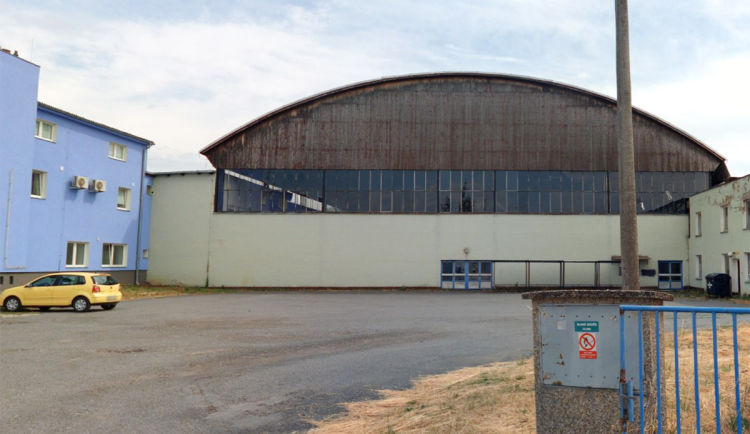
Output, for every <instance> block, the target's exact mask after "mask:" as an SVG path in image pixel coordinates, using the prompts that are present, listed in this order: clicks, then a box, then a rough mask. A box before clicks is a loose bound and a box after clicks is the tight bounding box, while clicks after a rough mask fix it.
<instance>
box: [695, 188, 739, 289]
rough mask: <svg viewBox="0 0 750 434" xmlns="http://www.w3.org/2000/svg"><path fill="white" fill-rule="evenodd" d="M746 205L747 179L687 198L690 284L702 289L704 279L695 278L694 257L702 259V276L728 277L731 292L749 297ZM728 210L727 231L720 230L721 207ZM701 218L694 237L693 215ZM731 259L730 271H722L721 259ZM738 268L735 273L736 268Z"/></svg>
mask: <svg viewBox="0 0 750 434" xmlns="http://www.w3.org/2000/svg"><path fill="white" fill-rule="evenodd" d="M748 201H750V175H748V176H746V177H744V178H741V179H738V180H735V181H733V182H730V183H728V184H724V185H721V186H719V187H716V188H713V189H711V190H708V191H705V192H703V193H700V194H697V195H695V196H693V197H691V198H690V219H691V228H690V229H691V234H690V273H689V278H690V282H691V283H690V284H691V285H692V286H696V287H703V288H705V287H706V284H705V279H698V278H697V276H696V268H697V267H696V261H697V258H696V255H701V256H702V257H703V276H704V277H705V276H706V275H707V274H711V273H728V274H730V275H731V276H732V287H733V292H739V291H740V290H741V291H742V293H743V294H750V276H749V275H748V274H750V273H748V255H749V254H750V228H748V226H747V212H748V210H747V207H746V203H747V202H748ZM723 206H726V207H728V214H729V215H728V217H729V218H728V230H727V231H724V232H722V230H721V213H722V207H723ZM698 213H700V214H701V220H702V224H701V231H700V236H698V235H697V214H698ZM724 254H727V255H731V257H730V258H729V260H730V269H729V270H725V268H724V257H723V256H722V255H724ZM738 265H739V268H740V270H739V272H738V270H737V267H738Z"/></svg>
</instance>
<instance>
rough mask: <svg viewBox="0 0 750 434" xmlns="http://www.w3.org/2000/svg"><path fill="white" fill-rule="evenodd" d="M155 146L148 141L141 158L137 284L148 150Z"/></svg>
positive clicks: (136, 257) (136, 247) (135, 281)
mask: <svg viewBox="0 0 750 434" xmlns="http://www.w3.org/2000/svg"><path fill="white" fill-rule="evenodd" d="M152 146H154V142H148V144H147V145H146V150H145V151H144V152H143V158H141V198H140V203H139V204H138V235H136V236H137V239H136V240H135V279H134V283H135V284H136V285H138V284H139V282H138V272H139V271H140V268H141V226H142V224H143V199H144V198H145V195H146V189H145V188H144V185H143V184H144V183H145V181H146V160H147V159H148V150H149V148H151V147H152Z"/></svg>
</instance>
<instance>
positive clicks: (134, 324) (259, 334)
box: [0, 291, 531, 433]
mask: <svg viewBox="0 0 750 434" xmlns="http://www.w3.org/2000/svg"><path fill="white" fill-rule="evenodd" d="M527 306H528V303H527V302H526V301H524V300H521V297H520V295H517V294H496V293H468V292H409V291H406V292H402V291H385V292H382V291H309V292H249V293H241V294H219V295H202V296H194V297H170V298H161V299H151V300H137V301H129V302H123V303H121V304H120V305H119V306H118V307H117V308H116V309H115V310H113V311H109V312H105V311H102V310H100V309H99V308H92V310H91V312H88V313H84V314H76V313H74V312H73V311H72V310H52V311H50V312H45V313H36V312H34V311H29V313H28V314H26V315H22V316H8V315H3V316H2V317H0V378H2V383H0V384H2V385H1V386H0V426H2V432H7V433H41V432H58V433H88V432H92V433H93V432H97V433H101V432H107V433H154V432H181V433H193V432H195V433H204V432H215V433H235V432H243V433H248V432H249V433H254V432H258V433H260V432H264V433H265V432H273V433H276V432H284V433H287V432H293V431H304V430H306V429H307V428H309V427H310V425H309V424H308V423H307V422H306V420H308V419H310V418H313V419H319V418H322V417H325V416H328V415H331V414H335V413H338V412H340V411H341V407H340V406H339V403H341V402H346V401H357V400H362V399H367V398H373V397H375V396H376V394H375V393H374V391H375V390H377V389H383V388H404V387H408V386H409V385H410V380H411V379H412V378H414V377H417V376H419V375H430V374H437V373H442V372H446V371H449V370H452V369H457V368H461V367H465V366H472V365H480V364H485V363H490V362H492V361H496V360H508V359H515V358H518V357H521V356H529V355H530V354H531V311H530V309H529V308H528V307H527Z"/></svg>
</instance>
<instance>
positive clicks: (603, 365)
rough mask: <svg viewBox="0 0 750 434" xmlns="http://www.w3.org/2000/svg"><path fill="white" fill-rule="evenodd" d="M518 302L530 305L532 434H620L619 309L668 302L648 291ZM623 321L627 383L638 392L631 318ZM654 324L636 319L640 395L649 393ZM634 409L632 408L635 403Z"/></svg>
mask: <svg viewBox="0 0 750 434" xmlns="http://www.w3.org/2000/svg"><path fill="white" fill-rule="evenodd" d="M523 298H525V299H531V300H532V310H533V316H534V371H535V375H536V380H535V392H536V420H537V432H538V433H539V434H547V433H550V434H551V433H554V434H580V433H597V434H599V433H612V434H615V433H618V434H619V433H621V432H622V425H621V421H620V398H619V386H618V385H619V381H620V320H621V319H620V318H621V317H620V308H619V306H620V305H624V304H641V305H649V306H661V305H663V304H664V301H671V300H673V299H674V297H673V296H672V295H670V294H664V293H660V292H654V291H619V290H604V291H594V290H571V291H567V290H560V291H541V292H533V293H528V294H524V295H523ZM623 318H625V333H626V336H627V340H626V366H627V367H628V368H629V369H628V371H627V377H628V379H630V380H632V381H633V383H634V384H635V385H637V384H639V382H640V378H639V372H638V323H637V313H635V314H634V313H627V314H626V315H625V316H624V317H623ZM655 318H656V316H655V315H654V314H644V315H643V342H644V343H643V345H644V389H645V390H644V393H645V394H647V395H649V394H652V393H654V392H655V389H654V388H655V381H654V375H655V374H654V371H655V369H654V361H655V354H656V353H655V351H656V348H655V347H656V344H655V338H654V319H655ZM634 405H635V406H638V405H639V404H638V400H637V399H636V400H635V402H634ZM636 418H637V415H636ZM636 426H637V424H636Z"/></svg>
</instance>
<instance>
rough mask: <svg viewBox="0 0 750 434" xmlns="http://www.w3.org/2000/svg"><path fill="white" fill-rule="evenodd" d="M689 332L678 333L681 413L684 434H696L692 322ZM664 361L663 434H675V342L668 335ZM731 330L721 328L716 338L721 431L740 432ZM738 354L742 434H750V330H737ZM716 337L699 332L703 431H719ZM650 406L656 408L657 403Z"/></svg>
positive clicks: (746, 328)
mask: <svg viewBox="0 0 750 434" xmlns="http://www.w3.org/2000/svg"><path fill="white" fill-rule="evenodd" d="M685 327H686V329H681V330H680V331H679V333H678V344H679V350H678V354H679V355H680V412H681V415H680V416H681V417H680V420H681V424H682V431H683V432H695V429H696V424H695V419H696V417H695V416H696V411H695V371H694V369H693V361H694V360H693V334H692V330H691V329H690V327H691V325H690V320H687V321H686V322H685ZM664 340H665V345H666V348H665V360H664V361H663V362H662V366H663V368H664V369H663V371H662V372H663V377H662V378H663V382H664V396H663V400H664V401H663V404H662V408H663V409H664V415H663V421H664V432H665V433H675V432H677V429H676V423H677V422H676V421H677V418H676V409H675V381H674V372H675V369H674V340H673V339H672V335H671V334H670V335H665V339H664ZM732 340H733V337H732V327H720V328H719V329H718V334H717V342H718V351H717V354H718V367H719V390H720V397H721V399H720V410H721V431H722V432H728V433H736V432H737V414H736V412H735V408H736V394H735V372H734V351H733V346H732ZM737 343H738V353H739V367H740V368H739V371H740V372H739V376H740V385H741V387H740V402H741V404H740V405H741V409H742V416H743V431H744V432H750V326H748V325H747V324H741V325H740V326H739V328H738V336H737ZM714 384H715V383H714V361H713V335H712V333H711V330H699V331H698V388H699V391H700V397H701V399H700V414H701V431H702V432H715V431H716V407H715V402H716V399H715V395H714ZM648 404H651V405H654V406H655V405H656V402H655V399H653V400H651V401H649V402H648Z"/></svg>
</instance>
